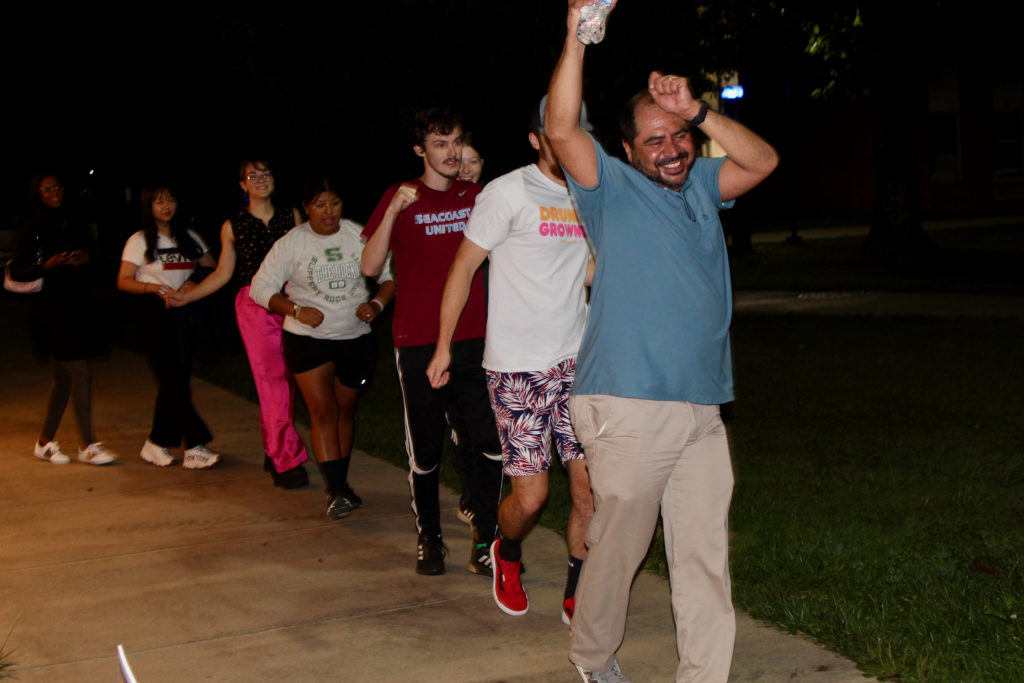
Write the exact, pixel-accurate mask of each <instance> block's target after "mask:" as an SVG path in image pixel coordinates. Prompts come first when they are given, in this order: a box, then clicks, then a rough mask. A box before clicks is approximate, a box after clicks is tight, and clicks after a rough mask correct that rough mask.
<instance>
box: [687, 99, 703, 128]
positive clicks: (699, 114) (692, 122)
mask: <svg viewBox="0 0 1024 683" xmlns="http://www.w3.org/2000/svg"><path fill="white" fill-rule="evenodd" d="M707 115H708V103H707V102H705V101H704V100H701V101H700V111H699V112H697V115H696V116H694V117H693V118H692V119H690V120H689V121H687V122H686V123H687V124H689V125H691V126H699V125H700V124H702V123H704V118H705V117H706V116H707Z"/></svg>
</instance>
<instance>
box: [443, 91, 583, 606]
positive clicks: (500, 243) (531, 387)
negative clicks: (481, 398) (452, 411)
mask: <svg viewBox="0 0 1024 683" xmlns="http://www.w3.org/2000/svg"><path fill="white" fill-rule="evenodd" d="M545 99H546V98H545ZM545 104H546V102H545V101H544V100H542V101H541V103H540V106H539V107H538V108H537V109H536V110H535V111H534V115H533V119H532V121H531V126H530V134H529V140H530V144H531V145H532V146H533V148H534V149H536V150H537V152H538V159H537V163H536V164H531V165H529V166H524V167H522V168H519V169H516V170H515V171H512V172H511V173H508V174H506V175H504V176H502V177H500V178H498V179H497V180H495V181H493V182H491V183H489V184H488V185H487V187H485V188H484V190H483V192H481V193H480V196H479V197H478V198H477V201H476V206H475V207H474V208H473V213H472V214H470V218H469V223H468V225H467V226H466V231H465V236H464V238H463V241H462V245H461V246H460V247H459V251H458V252H457V253H456V255H455V262H454V263H453V264H452V267H451V271H450V273H449V275H448V281H447V283H446V284H445V289H444V296H443V298H442V300H441V323H440V332H439V335H438V339H437V347H436V351H435V353H434V357H433V358H432V359H431V362H430V365H429V366H428V367H427V376H428V377H429V379H430V382H431V384H432V385H433V386H435V387H439V386H443V385H444V384H445V383H447V381H448V365H449V363H450V360H451V354H450V352H449V348H450V346H451V339H452V334H453V331H454V329H455V325H456V323H457V322H458V320H459V316H460V315H461V314H462V309H463V307H464V306H465V302H466V299H467V297H468V294H469V288H470V282H471V280H472V277H473V274H474V273H475V272H476V270H477V269H478V268H479V267H480V265H481V264H482V263H483V261H484V259H485V258H488V257H489V258H490V274H489V284H488V314H487V336H486V337H485V341H484V358H483V366H484V368H485V369H486V370H487V388H488V393H489V394H490V398H491V407H492V409H493V410H494V416H495V421H496V423H497V427H498V435H499V437H500V438H501V447H502V466H503V470H504V473H505V474H506V475H507V476H509V477H511V478H512V492H511V494H509V495H508V496H507V497H506V498H505V499H504V500H503V501H502V503H501V506H500V507H499V508H498V527H499V532H500V533H499V536H498V538H497V539H496V540H495V541H494V543H493V544H492V545H491V548H490V560H491V565H492V568H493V570H494V571H493V575H494V579H493V581H494V583H493V586H494V600H495V602H496V603H497V605H498V607H500V608H501V609H502V611H504V612H506V613H507V614H512V615H521V614H526V612H527V610H528V609H529V600H528V598H527V596H526V591H525V590H524V589H523V588H522V584H521V582H520V579H519V574H520V570H521V566H522V565H521V557H522V551H521V543H522V539H523V537H524V536H525V535H526V534H527V532H528V531H529V530H530V528H532V526H533V525H534V523H535V522H536V521H537V518H538V517H539V515H540V511H541V509H542V508H543V507H544V504H545V503H546V502H547V497H548V473H547V470H548V468H549V467H550V466H551V440H552V437H554V439H555V442H556V444H557V447H558V453H559V456H560V458H561V460H562V464H563V465H564V466H565V468H566V471H567V472H568V474H569V483H570V490H571V493H572V499H573V506H572V509H571V511H570V512H569V522H568V525H567V527H566V541H567V543H568V546H569V578H568V580H567V582H566V590H565V595H564V601H563V612H562V619H563V621H565V622H566V623H569V620H570V619H571V618H572V613H573V610H574V606H575V590H576V579H577V577H578V576H579V569H580V567H581V566H582V564H583V559H584V557H585V556H586V546H585V545H584V541H583V536H584V533H585V531H586V528H587V523H588V522H589V521H590V517H591V516H592V515H593V500H592V498H591V495H590V481H589V478H588V477H587V468H586V462H585V460H584V459H583V452H582V450H581V449H580V445H579V442H578V441H577V440H576V435H575V434H574V432H573V429H572V424H571V423H570V421H569V408H568V399H569V391H570V389H571V388H572V381H573V378H574V376H575V368H576V353H577V352H578V350H579V345H580V340H581V339H582V337H583V328H584V326H585V324H586V320H587V304H586V292H585V285H586V284H589V279H590V276H591V275H592V270H593V268H592V261H591V259H590V249H589V247H588V245H587V238H586V232H585V231H584V228H583V225H582V224H581V223H580V220H579V218H577V216H576V211H575V210H574V208H573V204H572V200H571V199H570V198H569V192H568V190H567V188H566V183H565V178H564V176H563V175H562V169H561V167H560V166H559V164H558V160H557V159H556V158H555V155H554V152H553V151H552V149H551V145H550V144H549V143H548V139H547V136H546V135H545V134H544V122H543V115H544V107H545ZM580 124H581V125H583V126H586V128H587V129H588V130H589V124H587V122H586V118H585V115H584V116H581V120H580Z"/></svg>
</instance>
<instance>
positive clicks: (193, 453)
mask: <svg viewBox="0 0 1024 683" xmlns="http://www.w3.org/2000/svg"><path fill="white" fill-rule="evenodd" d="M219 462H220V456H219V455H217V454H216V453H214V452H213V451H211V450H208V449H207V448H206V446H205V445H204V444H199V445H198V446H193V447H192V448H189V449H187V450H186V451H185V460H184V462H182V463H181V466H182V467H184V468H185V469H186V470H205V469H207V468H209V467H213V466H214V465H216V464H217V463H219Z"/></svg>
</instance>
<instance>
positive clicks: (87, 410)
mask: <svg viewBox="0 0 1024 683" xmlns="http://www.w3.org/2000/svg"><path fill="white" fill-rule="evenodd" d="M56 363H57V367H56V368H55V369H54V371H53V384H51V385H50V400H49V401H48V402H47V404H46V420H45V421H44V422H43V431H42V433H41V434H40V435H39V441H40V442H47V441H52V440H53V437H55V436H57V428H58V427H60V421H61V418H63V417H64V409H65V408H67V405H68V399H69V398H70V399H71V405H72V407H73V409H74V411H75V420H77V421H78V434H79V435H80V436H81V438H82V443H83V444H85V445H89V444H91V443H92V442H93V435H92V370H91V368H90V367H89V361H87V360H84V359H82V360H59V361H56Z"/></svg>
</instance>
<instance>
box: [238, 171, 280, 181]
mask: <svg viewBox="0 0 1024 683" xmlns="http://www.w3.org/2000/svg"><path fill="white" fill-rule="evenodd" d="M273 177H274V174H273V173H271V172H270V171H264V172H263V173H247V174H246V175H245V179H246V180H248V181H251V182H254V183H256V182H259V181H261V180H270V179H271V178H273Z"/></svg>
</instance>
